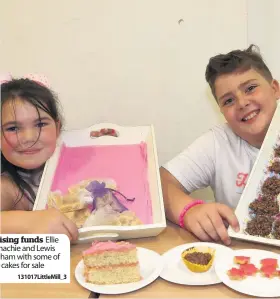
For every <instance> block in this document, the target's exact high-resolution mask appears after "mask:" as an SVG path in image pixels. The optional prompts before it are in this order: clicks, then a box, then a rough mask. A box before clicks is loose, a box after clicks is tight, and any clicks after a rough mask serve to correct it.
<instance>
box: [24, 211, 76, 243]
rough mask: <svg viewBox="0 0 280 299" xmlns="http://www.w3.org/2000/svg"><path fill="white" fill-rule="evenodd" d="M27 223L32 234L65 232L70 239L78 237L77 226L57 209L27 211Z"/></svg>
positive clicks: (27, 227) (73, 239)
mask: <svg viewBox="0 0 280 299" xmlns="http://www.w3.org/2000/svg"><path fill="white" fill-rule="evenodd" d="M27 214H28V219H26V222H25V225H26V227H25V228H26V230H27V231H28V233H32V234H36V233H37V234H65V235H67V236H68V238H69V239H70V241H75V240H77V238H78V228H77V226H76V225H75V224H74V223H73V222H72V221H71V220H69V219H68V218H67V217H66V216H64V215H63V214H62V213H61V212H59V211H58V210H56V209H48V210H40V211H32V212H29V213H27Z"/></svg>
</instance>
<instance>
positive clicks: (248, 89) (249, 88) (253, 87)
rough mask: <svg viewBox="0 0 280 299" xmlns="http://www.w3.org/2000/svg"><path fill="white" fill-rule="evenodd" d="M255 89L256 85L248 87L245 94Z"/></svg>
mask: <svg viewBox="0 0 280 299" xmlns="http://www.w3.org/2000/svg"><path fill="white" fill-rule="evenodd" d="M256 87H257V85H250V86H249V87H248V88H246V90H245V92H250V91H253V90H254V89H255V88H256Z"/></svg>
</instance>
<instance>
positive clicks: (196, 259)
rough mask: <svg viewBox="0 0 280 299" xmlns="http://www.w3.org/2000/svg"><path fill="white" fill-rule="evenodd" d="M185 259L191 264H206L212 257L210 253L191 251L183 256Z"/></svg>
mask: <svg viewBox="0 0 280 299" xmlns="http://www.w3.org/2000/svg"><path fill="white" fill-rule="evenodd" d="M185 259H186V260H187V261H189V262H191V263H193V264H199V265H208V263H209V262H210V260H211V259H212V255H211V254H210V253H203V252H192V253H189V254H187V255H186V256H185Z"/></svg>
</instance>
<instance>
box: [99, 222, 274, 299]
mask: <svg viewBox="0 0 280 299" xmlns="http://www.w3.org/2000/svg"><path fill="white" fill-rule="evenodd" d="M197 241H198V240H197V239H196V238H195V237H193V236H192V235H191V234H190V233H188V232H187V231H185V230H183V229H181V228H179V227H178V226H177V225H174V224H172V223H168V226H167V228H166V229H165V231H163V232H162V233H161V234H160V235H159V236H157V237H153V238H143V239H132V240H130V242H131V243H134V244H135V245H137V246H139V247H145V248H147V249H151V250H154V251H156V252H158V253H160V254H163V253H164V252H166V251H167V250H169V249H171V248H173V247H176V246H178V245H182V244H185V243H192V242H197ZM230 247H231V248H232V249H246V248H254V249H263V250H268V251H274V252H276V253H279V254H280V249H279V247H273V246H266V245H261V244H257V243H252V242H243V241H237V240H232V244H231V246H230ZM279 285H280V283H279ZM116 297H119V298H240V297H242V298H252V297H250V296H246V295H243V294H240V293H238V292H236V291H234V290H232V289H230V288H228V287H226V286H225V285H224V284H222V283H221V284H217V285H212V286H186V285H179V284H174V283H171V282H168V281H165V280H163V279H162V278H158V279H157V280H156V281H154V282H153V283H151V284H150V285H148V286H146V287H144V288H142V289H140V290H137V291H135V292H131V293H127V294H121V295H114V296H113V295H102V294H101V295H100V297H99V298H100V299H105V298H106V299H108V298H116Z"/></svg>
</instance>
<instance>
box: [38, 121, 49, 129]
mask: <svg viewBox="0 0 280 299" xmlns="http://www.w3.org/2000/svg"><path fill="white" fill-rule="evenodd" d="M47 125H48V124H47V123H43V122H40V123H38V124H37V127H39V128H42V127H45V126H47Z"/></svg>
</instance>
